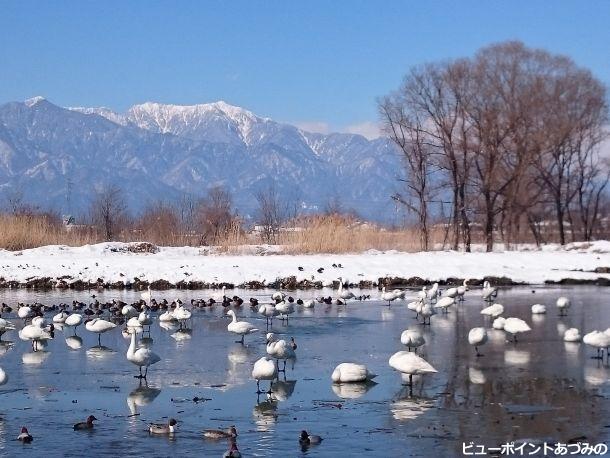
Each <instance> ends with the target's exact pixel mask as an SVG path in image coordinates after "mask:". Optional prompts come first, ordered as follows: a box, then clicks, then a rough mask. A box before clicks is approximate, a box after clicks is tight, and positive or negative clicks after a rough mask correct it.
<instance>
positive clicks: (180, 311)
mask: <svg viewBox="0 0 610 458" xmlns="http://www.w3.org/2000/svg"><path fill="white" fill-rule="evenodd" d="M173 315H174V318H176V320H178V322H179V323H180V327H182V326H184V323H185V322H186V321H187V320H189V319H190V318H191V316H193V314H192V313H191V311H190V310H188V309H187V308H185V307H184V306H182V305H180V306H178V307H176V309H175V310H174V312H173Z"/></svg>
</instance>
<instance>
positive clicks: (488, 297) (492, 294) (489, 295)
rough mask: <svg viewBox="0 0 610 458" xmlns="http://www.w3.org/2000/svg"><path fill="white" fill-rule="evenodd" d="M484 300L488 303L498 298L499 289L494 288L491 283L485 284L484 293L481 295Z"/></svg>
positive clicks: (485, 282) (486, 282)
mask: <svg viewBox="0 0 610 458" xmlns="http://www.w3.org/2000/svg"><path fill="white" fill-rule="evenodd" d="M481 296H482V297H483V300H484V301H486V302H491V301H493V300H494V299H495V298H496V297H497V296H498V288H495V287H492V286H491V283H489V281H487V280H485V281H484V282H483V292H482V293H481Z"/></svg>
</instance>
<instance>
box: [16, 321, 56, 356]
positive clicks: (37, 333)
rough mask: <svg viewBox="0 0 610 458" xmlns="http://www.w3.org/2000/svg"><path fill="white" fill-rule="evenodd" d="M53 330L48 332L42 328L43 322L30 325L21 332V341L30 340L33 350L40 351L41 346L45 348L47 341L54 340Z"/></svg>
mask: <svg viewBox="0 0 610 458" xmlns="http://www.w3.org/2000/svg"><path fill="white" fill-rule="evenodd" d="M52 331H53V328H52V325H51V329H50V330H47V329H45V328H43V327H42V322H41V321H37V322H36V323H35V324H28V325H27V326H24V327H23V328H21V330H20V331H19V338H20V339H21V340H29V341H31V342H32V350H33V351H35V352H36V351H38V347H39V345H40V346H42V347H43V348H44V346H45V341H47V340H51V339H52V338H53V332H52Z"/></svg>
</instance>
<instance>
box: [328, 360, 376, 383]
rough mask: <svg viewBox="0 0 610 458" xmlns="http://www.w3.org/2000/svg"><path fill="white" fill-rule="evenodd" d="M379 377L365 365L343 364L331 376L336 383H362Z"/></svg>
mask: <svg viewBox="0 0 610 458" xmlns="http://www.w3.org/2000/svg"><path fill="white" fill-rule="evenodd" d="M375 377H377V375H376V374H373V373H372V372H370V371H369V370H368V369H367V368H366V366H365V365H364V364H355V363H341V364H339V365H338V366H337V367H335V370H334V371H333V373H332V375H331V376H330V378H331V380H332V381H333V382H334V383H361V382H368V381H369V380H372V379H374V378H375Z"/></svg>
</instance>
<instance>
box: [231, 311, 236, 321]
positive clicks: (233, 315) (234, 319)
mask: <svg viewBox="0 0 610 458" xmlns="http://www.w3.org/2000/svg"><path fill="white" fill-rule="evenodd" d="M231 317H232V318H233V320H232V321H231V322H232V323H237V317H236V316H235V313H231Z"/></svg>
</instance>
